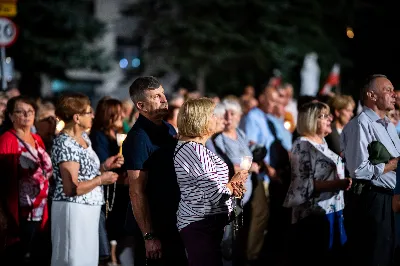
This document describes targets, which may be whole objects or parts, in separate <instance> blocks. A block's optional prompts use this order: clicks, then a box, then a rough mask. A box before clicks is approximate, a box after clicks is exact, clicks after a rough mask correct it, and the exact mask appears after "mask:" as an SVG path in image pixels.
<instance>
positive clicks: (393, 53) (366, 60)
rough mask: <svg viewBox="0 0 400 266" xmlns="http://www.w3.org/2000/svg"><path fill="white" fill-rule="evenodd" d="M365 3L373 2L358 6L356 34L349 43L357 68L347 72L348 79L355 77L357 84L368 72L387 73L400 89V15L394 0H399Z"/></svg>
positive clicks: (355, 19)
mask: <svg viewBox="0 0 400 266" xmlns="http://www.w3.org/2000/svg"><path fill="white" fill-rule="evenodd" d="M365 2H371V3H372V2H374V3H373V5H370V6H368V7H367V8H366V7H365V6H362V7H360V6H359V7H358V8H357V7H356V9H355V16H354V33H355V36H354V38H353V39H351V40H350V39H349V42H348V43H349V45H350V53H351V55H352V57H353V62H354V68H353V70H352V71H351V72H349V73H344V74H345V76H347V77H346V78H347V79H351V77H354V81H355V85H356V86H357V84H360V83H361V82H362V81H363V80H364V78H365V77H366V76H367V75H369V74H385V75H387V76H388V78H389V79H390V80H391V81H392V83H393V85H394V86H395V89H396V88H397V89H400V75H399V73H398V72H399V70H400V69H399V67H398V65H399V63H400V60H399V59H400V52H399V51H400V50H399V48H400V40H397V39H398V38H399V37H398V36H397V35H398V32H399V31H398V27H399V26H400V14H399V13H398V9H397V8H395V6H394V4H395V3H393V2H396V1H385V0H383V1H382V0H381V1H365ZM357 87H358V86H357Z"/></svg>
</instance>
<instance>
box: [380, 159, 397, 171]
mask: <svg viewBox="0 0 400 266" xmlns="http://www.w3.org/2000/svg"><path fill="white" fill-rule="evenodd" d="M398 161H399V158H393V159H390V160H389V162H388V163H387V164H385V169H384V170H383V172H384V173H387V172H390V171H396V169H397V163H398Z"/></svg>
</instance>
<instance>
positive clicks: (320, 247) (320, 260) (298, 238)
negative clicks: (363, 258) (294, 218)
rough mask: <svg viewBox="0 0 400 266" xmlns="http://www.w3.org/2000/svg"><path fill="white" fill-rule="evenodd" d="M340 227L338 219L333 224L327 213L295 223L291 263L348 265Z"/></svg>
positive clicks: (310, 265) (311, 265)
mask: <svg viewBox="0 0 400 266" xmlns="http://www.w3.org/2000/svg"><path fill="white" fill-rule="evenodd" d="M338 229H339V224H338V221H337V220H336V219H335V221H333V223H332V224H331V223H330V222H329V220H328V218H327V215H325V214H321V215H315V214H312V215H310V216H308V217H306V218H303V219H301V220H300V221H298V222H297V223H296V224H293V225H292V226H291V234H290V248H289V261H290V265H309V266H320V265H324V266H335V265H347V264H346V263H347V260H346V258H347V257H346V250H345V247H344V246H343V245H342V239H341V234H340V232H339V230H338ZM331 241H332V242H331ZM310 252H311V253H310ZM305 254H310V255H309V256H307V255H305ZM354 265H359V264H354ZM360 265H361V264H360Z"/></svg>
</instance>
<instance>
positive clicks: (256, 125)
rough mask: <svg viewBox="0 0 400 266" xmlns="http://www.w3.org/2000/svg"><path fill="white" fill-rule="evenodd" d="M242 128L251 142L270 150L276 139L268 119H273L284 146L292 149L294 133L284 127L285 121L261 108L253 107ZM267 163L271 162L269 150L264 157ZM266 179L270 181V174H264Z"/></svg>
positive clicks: (278, 136)
mask: <svg viewBox="0 0 400 266" xmlns="http://www.w3.org/2000/svg"><path fill="white" fill-rule="evenodd" d="M244 119H245V120H244V123H242V124H241V125H242V129H243V130H244V131H245V132H246V136H247V139H248V140H249V142H254V143H257V144H259V145H264V146H265V147H266V148H267V150H270V147H271V144H272V143H273V142H274V141H275V137H274V135H273V134H272V132H271V129H270V128H269V126H268V124H267V121H268V120H269V121H271V122H272V123H273V125H274V127H275V129H276V135H277V138H279V139H280V140H281V142H282V146H283V147H284V148H285V149H286V150H288V151H290V150H291V148H292V134H291V133H290V132H289V131H288V130H287V129H286V128H285V127H284V125H283V121H282V120H280V119H279V118H276V117H274V116H272V115H270V114H266V113H264V112H263V111H262V110H261V109H259V108H253V109H251V110H250V112H249V113H248V114H247V115H246V117H245V118H244ZM264 161H265V162H266V163H267V164H270V162H271V160H270V153H269V152H268V153H267V155H266V156H265V158H264ZM264 179H265V180H266V181H269V177H268V176H266V175H265V176H264Z"/></svg>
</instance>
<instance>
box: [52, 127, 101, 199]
mask: <svg viewBox="0 0 400 266" xmlns="http://www.w3.org/2000/svg"><path fill="white" fill-rule="evenodd" d="M82 137H83V139H84V140H85V141H86V143H87V144H88V147H87V148H84V147H82V146H81V145H80V144H79V143H78V142H76V141H75V140H74V139H73V138H72V137H71V136H69V135H67V134H65V133H61V134H59V135H58V136H57V137H56V138H55V139H54V143H53V147H52V152H51V161H52V163H53V167H54V171H53V177H54V180H55V191H54V195H53V201H68V202H75V203H81V204H87V205H102V204H104V199H103V189H102V186H97V187H95V188H94V189H93V190H92V191H90V192H88V193H86V194H84V195H80V196H74V197H68V196H67V195H65V193H64V189H63V182H62V177H61V174H60V164H61V163H63V162H77V163H79V173H78V182H82V181H89V180H92V179H94V178H95V177H96V176H99V175H100V174H101V173H100V161H99V157H97V155H96V153H95V152H94V151H93V149H92V144H91V142H90V139H89V137H88V135H87V134H86V133H83V134H82Z"/></svg>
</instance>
